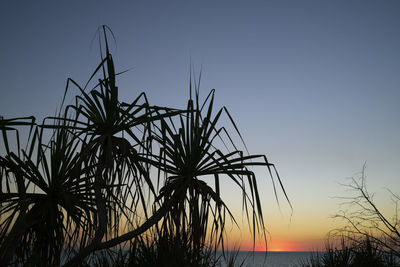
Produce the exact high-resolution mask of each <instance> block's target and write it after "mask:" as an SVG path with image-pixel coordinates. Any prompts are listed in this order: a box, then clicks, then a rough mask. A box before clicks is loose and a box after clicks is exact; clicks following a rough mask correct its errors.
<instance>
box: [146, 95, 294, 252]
mask: <svg viewBox="0 0 400 267" xmlns="http://www.w3.org/2000/svg"><path fill="white" fill-rule="evenodd" d="M213 103H214V90H212V91H211V92H210V94H209V95H208V97H207V98H206V100H205V101H204V103H203V104H202V106H200V105H199V96H198V88H197V89H196V99H195V104H193V101H192V100H191V99H190V100H189V101H188V105H187V114H181V115H180V116H179V120H178V123H176V122H174V121H173V120H170V121H169V122H168V121H167V120H162V121H161V126H160V128H159V132H158V134H157V135H155V136H154V139H155V140H156V141H157V142H158V143H159V145H160V154H159V156H157V157H156V160H155V162H153V164H154V165H155V166H157V167H158V168H159V169H161V170H163V171H164V172H165V173H166V174H167V178H166V180H165V182H164V186H163V187H162V188H161V189H160V194H159V196H158V200H161V199H162V200H163V201H164V202H172V203H173V204H172V209H171V211H170V212H169V216H168V217H167V219H166V220H165V224H164V227H165V228H168V229H165V230H166V231H172V232H175V234H178V235H179V234H180V233H186V232H189V234H190V240H191V245H192V246H194V247H197V248H198V249H201V248H202V247H203V245H204V242H205V240H206V239H205V238H206V235H207V233H208V220H209V219H210V218H211V219H212V220H211V227H210V229H211V232H210V240H211V241H216V243H215V245H218V244H222V246H223V232H224V226H225V222H226V217H225V214H226V212H227V213H228V214H229V216H230V218H231V219H232V220H233V221H234V218H233V216H232V214H231V213H230V211H229V208H228V207H227V205H225V203H224V202H223V200H222V198H221V195H220V179H223V178H227V179H229V180H230V181H231V182H233V183H235V184H236V185H237V186H238V187H239V188H240V190H241V191H242V193H243V203H244V208H245V210H246V212H247V211H248V210H249V208H250V211H251V214H249V213H247V217H248V219H249V223H250V219H251V224H252V229H253V233H254V234H255V232H256V231H258V230H261V232H263V233H264V236H265V228H264V221H263V215H262V209H261V202H260V198H259V194H258V187H257V180H256V177H255V174H254V173H253V171H252V170H251V169H249V167H251V166H265V167H266V168H267V170H268V172H269V174H270V176H271V178H272V179H274V178H273V173H272V171H274V174H276V178H277V179H278V181H279V183H280V185H281V189H282V190H283V193H284V194H285V196H286V193H285V190H284V188H283V186H282V184H281V181H280V178H279V176H278V174H277V172H276V170H275V167H274V165H273V164H271V163H269V162H268V160H267V158H266V157H265V156H264V155H245V154H244V153H243V152H242V151H240V150H237V148H236V147H237V146H236V145H235V144H234V143H233V142H232V138H231V136H230V135H229V133H228V132H227V131H226V130H225V128H224V127H219V126H218V121H219V119H220V117H221V115H222V114H223V113H226V114H227V115H228V118H229V119H230V121H231V123H232V125H233V127H234V129H235V130H236V131H237V134H238V135H239V137H240V138H241V135H240V133H239V131H238V130H237V127H236V124H235V123H234V122H233V120H232V117H231V116H230V115H229V113H228V111H227V109H226V108H222V109H220V110H218V111H217V113H216V115H215V116H213V114H212V111H213ZM207 104H208V107H207V109H205V115H204V116H203V115H202V111H203V109H204V107H206V106H207ZM224 137H225V138H226V139H227V140H228V141H229V142H232V144H233V147H234V149H235V150H234V151H226V149H220V148H218V147H217V141H222V142H220V143H222V144H225V143H226V142H225V141H224ZM241 139H242V138H241ZM208 176H211V177H214V179H215V182H214V185H215V186H214V187H211V186H210V185H208V184H207V182H206V179H204V178H205V177H208ZM246 184H248V185H249V188H250V190H246V187H245V185H246ZM274 189H275V185H274ZM286 198H287V196H286Z"/></svg>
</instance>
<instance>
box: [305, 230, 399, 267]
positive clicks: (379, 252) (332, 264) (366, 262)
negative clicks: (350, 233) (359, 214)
mask: <svg viewBox="0 0 400 267" xmlns="http://www.w3.org/2000/svg"><path fill="white" fill-rule="evenodd" d="M299 266H300V267H398V266H400V259H399V258H398V257H396V255H394V254H393V253H392V252H390V251H389V252H388V251H385V250H384V249H383V248H382V247H380V246H379V245H375V244H374V243H373V242H371V240H370V239H369V238H368V237H366V238H364V239H363V240H361V241H360V240H359V241H358V242H353V241H352V239H349V238H346V237H344V238H342V239H341V243H340V246H339V247H334V246H333V245H332V244H331V243H329V242H328V243H327V245H326V251H325V252H324V253H323V254H322V255H321V254H317V253H314V254H312V255H311V256H310V258H309V259H307V260H303V261H300V262H299Z"/></svg>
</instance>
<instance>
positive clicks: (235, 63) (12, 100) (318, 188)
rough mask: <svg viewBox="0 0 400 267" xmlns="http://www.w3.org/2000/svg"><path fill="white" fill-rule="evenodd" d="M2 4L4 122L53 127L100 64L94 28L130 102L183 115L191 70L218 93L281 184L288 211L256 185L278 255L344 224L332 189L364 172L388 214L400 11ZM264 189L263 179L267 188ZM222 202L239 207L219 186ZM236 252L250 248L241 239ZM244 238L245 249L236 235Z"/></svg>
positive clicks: (381, 7)
mask: <svg viewBox="0 0 400 267" xmlns="http://www.w3.org/2000/svg"><path fill="white" fill-rule="evenodd" d="M131 2H133V1H115V2H111V1H107V2H106V1H63V2H62V1H51V2H50V1H48V2H45V1H26V2H24V1H1V2H0V25H1V28H0V34H1V39H0V40H1V41H0V51H1V54H2V56H1V65H0V81H1V87H0V90H1V91H0V92H1V95H0V115H2V116H4V117H16V116H24V115H31V114H33V115H36V116H37V117H38V118H39V119H41V118H43V117H44V116H46V115H51V114H53V113H54V111H55V110H56V108H57V106H58V105H59V104H60V100H61V96H62V94H63V92H64V88H65V82H66V79H67V78H68V77H71V78H73V79H74V80H76V81H77V82H78V83H81V84H84V83H85V82H86V80H87V78H88V77H89V75H90V74H91V72H92V71H93V68H94V67H95V66H96V64H97V63H98V59H99V53H98V46H97V42H96V41H94V42H93V38H94V37H95V33H96V30H97V28H98V26H100V25H102V24H107V25H109V26H110V27H111V28H112V30H113V32H114V34H115V36H116V45H115V44H114V45H113V46H112V47H113V54H114V59H115V61H116V67H117V68H118V70H120V71H122V70H125V69H128V68H133V70H131V71H129V72H128V73H126V74H124V75H123V76H121V77H120V78H119V80H118V82H119V88H120V95H121V97H122V98H123V100H124V101H128V99H134V98H135V97H136V96H137V95H138V93H139V92H142V91H145V92H146V93H147V95H148V97H149V99H150V102H152V103H153V104H156V105H163V106H172V107H179V108H183V107H184V106H185V103H186V99H187V96H188V83H189V67H190V62H192V64H193V65H194V67H195V69H196V70H197V71H199V70H200V68H201V67H202V69H203V78H202V92H203V96H204V94H206V93H207V92H208V91H209V90H210V89H212V88H215V89H216V104H217V106H219V107H222V106H223V105H225V106H227V107H228V109H229V110H230V112H231V114H232V115H233V117H234V118H235V121H236V122H237V124H238V126H239V128H240V129H241V131H242V133H243V135H244V138H245V140H246V142H247V145H248V147H249V150H250V152H251V153H257V154H258V153H263V154H266V155H267V156H268V158H269V160H270V161H271V162H274V163H275V164H276V166H277V168H278V171H279V173H280V175H281V176H282V179H283V182H284V185H285V187H286V190H287V192H288V194H289V197H290V200H291V202H292V205H293V213H292V211H291V210H290V208H289V206H288V205H287V204H285V202H284V201H283V199H281V202H282V203H281V207H280V209H279V208H278V205H277V203H276V201H275V200H274V197H273V190H272V187H271V183H270V181H269V180H268V179H267V176H265V175H264V174H263V173H262V172H261V170H257V174H259V175H260V180H261V179H262V180H263V181H260V185H264V186H263V188H262V189H261V192H262V194H263V197H262V200H263V203H264V213H265V216H266V222H267V226H269V228H268V229H269V231H270V237H271V242H270V249H272V250H309V249H315V247H318V246H320V245H321V244H323V243H322V241H321V240H323V238H324V237H325V234H326V233H327V232H328V231H329V230H331V229H332V228H335V227H337V226H338V222H336V221H333V220H332V219H331V218H330V217H331V216H332V215H334V214H335V213H336V212H337V211H338V210H339V206H338V204H339V203H340V200H338V199H336V198H334V197H335V196H342V195H344V194H346V192H344V188H343V187H342V186H340V185H339V183H345V182H346V177H351V176H357V172H359V171H361V169H362V166H363V164H364V162H366V163H367V169H366V174H367V179H368V180H367V181H368V186H369V188H370V190H371V191H373V192H376V193H377V195H376V200H377V203H378V205H381V207H382V209H383V210H384V211H385V212H389V213H390V211H391V206H390V205H389V204H390V200H389V198H388V196H387V194H386V193H385V188H391V189H392V190H393V191H395V192H398V193H400V190H399V189H400V179H399V178H400V177H399V173H400V141H399V136H400V118H399V115H400V105H399V103H400V51H399V48H400V16H399V14H400V2H399V1H365V0H363V1H330V2H328V1H237V2H236V1H135V2H134V3H131ZM264 180H265V181H264ZM225 188H226V190H225V191H226V193H225V196H226V199H227V200H226V202H227V203H229V204H230V205H231V207H232V209H234V210H235V211H236V212H237V213H238V214H239V215H240V209H241V206H240V205H241V203H240V201H239V200H238V198H237V197H235V193H234V192H235V191H234V189H231V186H230V185H228V184H227V185H226V186H225ZM231 236H232V240H233V241H232V242H241V245H242V248H247V247H249V246H251V245H249V244H250V243H249V242H250V240H249V237H248V235H247V234H246V233H245V231H243V232H242V234H241V235H240V234H239V233H238V231H237V230H233V231H232V233H231ZM240 236H241V237H240Z"/></svg>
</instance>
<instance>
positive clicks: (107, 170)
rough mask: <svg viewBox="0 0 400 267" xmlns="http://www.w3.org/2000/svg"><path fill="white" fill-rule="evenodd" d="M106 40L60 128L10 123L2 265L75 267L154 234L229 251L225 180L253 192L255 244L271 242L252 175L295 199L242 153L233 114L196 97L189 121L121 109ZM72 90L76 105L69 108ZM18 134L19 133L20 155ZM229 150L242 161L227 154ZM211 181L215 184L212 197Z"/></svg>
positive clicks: (49, 121) (183, 114) (0, 166)
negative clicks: (258, 236)
mask: <svg viewBox="0 0 400 267" xmlns="http://www.w3.org/2000/svg"><path fill="white" fill-rule="evenodd" d="M102 30H103V31H102V36H103V41H104V44H105V46H104V50H105V52H104V53H101V62H100V64H99V65H98V66H97V67H96V69H95V71H94V72H93V74H92V75H91V76H90V78H89V81H88V82H87V83H86V85H85V86H83V87H81V86H79V85H78V83H76V82H75V81H74V80H72V79H68V82H67V87H66V90H65V94H64V97H63V100H62V105H61V108H60V111H59V112H58V113H57V115H56V116H52V117H48V118H46V119H45V120H44V121H43V123H42V124H36V122H35V119H34V118H33V117H27V118H17V119H3V118H0V127H1V128H0V130H1V131H2V137H3V138H2V141H3V143H2V145H3V147H4V152H2V153H1V154H0V174H1V183H0V186H1V188H0V189H1V192H0V194H1V195H0V213H1V219H0V246H1V250H0V257H1V258H0V260H1V262H3V263H7V262H10V261H12V260H13V259H21V260H22V261H24V260H28V259H31V260H34V259H35V257H36V258H37V259H46V262H42V265H43V266H57V265H60V264H64V263H65V265H66V266H73V265H76V264H79V263H80V262H82V260H83V259H84V258H85V257H87V256H88V255H90V254H91V253H93V252H95V251H97V250H101V249H106V248H110V247H113V246H116V245H118V244H122V243H124V242H126V241H131V240H134V239H135V238H137V237H138V236H140V235H142V234H143V233H145V232H146V231H148V230H149V229H150V228H152V227H154V228H157V229H161V230H160V233H162V234H165V233H169V234H171V233H172V235H174V236H175V237H178V238H184V239H185V240H186V241H188V244H189V246H190V247H191V248H192V249H194V250H195V251H201V250H202V249H203V248H204V246H205V244H206V239H207V238H208V240H210V241H211V244H213V245H214V247H215V248H217V247H218V245H222V246H223V233H224V226H225V221H226V219H227V217H226V214H228V218H229V217H230V218H231V219H232V220H233V221H234V218H233V216H232V214H231V213H230V210H229V208H228V206H227V205H226V203H224V201H223V199H222V196H221V194H220V179H228V180H230V181H231V182H233V183H235V184H236V185H237V186H238V187H239V188H240V190H241V191H242V192H243V203H244V208H245V210H246V214H247V218H248V221H249V223H250V224H251V225H252V229H253V233H254V235H255V232H256V231H257V230H261V232H263V233H265V226H264V221H263V215H262V208H261V201H260V197H259V194H258V187H257V181H256V177H255V174H254V172H253V171H252V170H251V167H252V166H256V165H261V166H264V167H266V169H267V170H268V172H269V174H270V175H271V178H273V181H274V177H275V178H276V179H277V180H278V181H279V184H280V187H281V188H282V190H283V193H284V195H285V197H286V199H287V196H286V192H285V190H284V188H283V186H282V183H281V181H280V178H279V176H278V175H277V172H276V170H275V167H274V165H273V164H271V163H269V162H268V161H267V158H266V157H265V156H262V155H249V154H248V153H247V152H246V153H244V152H242V151H241V150H239V149H237V146H236V145H235V144H234V142H233V140H232V138H231V136H230V135H229V134H228V131H227V130H226V129H225V128H224V127H221V126H219V120H220V117H221V116H222V114H226V115H227V116H228V119H229V121H230V122H231V124H232V125H233V128H234V129H235V132H236V133H237V134H238V135H239V137H240V139H241V140H243V139H242V137H241V135H240V133H239V131H238V128H237V127H236V124H235V123H234V122H233V120H232V117H231V116H230V114H229V113H228V111H227V109H226V108H222V109H220V110H218V111H217V113H216V115H213V109H214V107H213V104H214V90H213V91H211V93H210V94H209V95H208V96H207V98H206V99H205V101H204V103H202V104H201V105H200V100H199V85H196V86H195V100H194V101H193V100H192V97H191V96H190V99H189V101H188V105H187V108H186V110H178V109H173V108H165V107H158V106H152V105H150V104H149V102H148V100H147V97H146V94H145V93H141V94H139V96H138V97H137V98H136V99H134V100H133V101H132V102H130V103H126V102H122V101H120V99H119V96H118V87H117V86H116V77H117V76H118V75H119V73H116V71H115V68H114V61H113V58H112V55H111V53H110V50H109V46H108V40H107V30H108V28H107V27H106V26H103V27H102ZM99 36H100V35H99ZM99 39H100V37H99ZM100 50H101V51H102V48H101V41H100ZM96 78H98V79H97V81H96ZM191 84H192V83H191ZM71 85H74V86H75V87H76V89H77V90H78V95H77V96H76V97H75V101H74V103H73V104H69V105H65V107H64V101H65V99H66V95H67V92H69V91H70V90H71V89H70V86H71ZM90 85H91V86H90ZM190 87H191V86H190ZM88 88H90V89H88ZM191 92H192V88H190V93H191ZM204 113H205V114H204ZM23 126H28V127H30V128H29V133H30V134H29V138H28V141H27V146H26V148H24V149H21V148H20V141H19V134H18V129H17V128H18V127H23ZM10 131H14V132H15V133H16V135H15V141H16V142H15V143H16V145H15V146H16V148H14V150H13V149H12V148H10V147H11V146H10V145H9V141H8V139H9V137H8V135H7V133H9V132H10ZM225 139H227V140H228V142H230V143H231V144H232V147H233V150H231V151H229V150H224V149H221V148H219V147H218V146H219V145H220V143H222V144H225V143H224V142H225V141H226V140H225ZM45 140H48V141H45ZM217 140H219V141H221V142H220V143H219V142H217ZM152 169H155V170H156V171H155V172H152V171H151V170H152ZM152 173H153V174H154V173H158V177H157V175H156V176H155V177H152V175H151V174H152ZM162 175H164V176H162ZM206 177H213V180H214V182H213V184H214V186H211V185H210V183H209V182H208V180H207V179H208V178H206ZM156 181H157V184H156V185H155V182H156ZM274 189H275V185H274ZM139 214H140V215H139ZM138 218H142V219H141V220H140V219H138ZM209 221H210V222H211V224H210V226H209ZM122 224H124V225H122ZM154 228H153V229H154ZM182 240H183V239H182Z"/></svg>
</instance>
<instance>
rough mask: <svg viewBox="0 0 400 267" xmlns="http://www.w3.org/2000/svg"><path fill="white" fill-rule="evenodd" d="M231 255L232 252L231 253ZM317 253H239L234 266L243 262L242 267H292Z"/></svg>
mask: <svg viewBox="0 0 400 267" xmlns="http://www.w3.org/2000/svg"><path fill="white" fill-rule="evenodd" d="M232 253H233V252H232ZM317 253H318V252H268V254H267V257H265V252H252V251H250V252H246V251H240V252H239V253H238V255H237V258H236V261H235V262H236V265H238V264H239V263H241V262H242V261H244V264H243V267H262V266H266V267H292V266H299V263H301V262H304V261H307V260H308V259H309V258H310V256H311V255H313V254H314V255H316V254H317Z"/></svg>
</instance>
